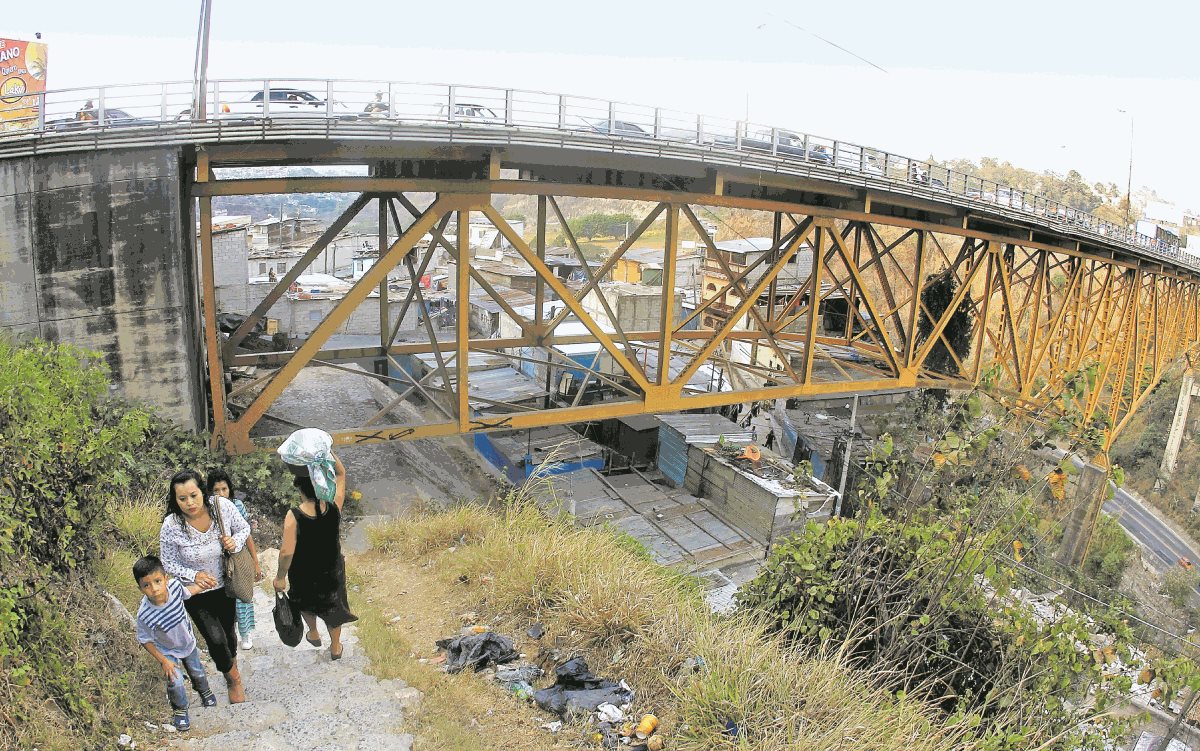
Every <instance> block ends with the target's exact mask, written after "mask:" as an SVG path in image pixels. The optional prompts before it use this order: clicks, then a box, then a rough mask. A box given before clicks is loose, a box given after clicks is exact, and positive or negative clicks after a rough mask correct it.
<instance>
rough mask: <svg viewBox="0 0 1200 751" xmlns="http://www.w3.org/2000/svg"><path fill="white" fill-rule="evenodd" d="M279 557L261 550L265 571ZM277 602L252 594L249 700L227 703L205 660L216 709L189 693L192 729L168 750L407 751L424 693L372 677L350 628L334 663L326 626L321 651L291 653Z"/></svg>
mask: <svg viewBox="0 0 1200 751" xmlns="http://www.w3.org/2000/svg"><path fill="white" fill-rule="evenodd" d="M276 555H278V552H277V551H263V559H264V569H267V568H269V569H271V570H272V571H273V569H274V558H275V556H276ZM267 564H270V565H269V566H268V565H267ZM270 575H271V574H270V573H269V574H268V578H270ZM272 603H273V601H272V598H271V597H270V596H269V595H268V594H267V593H266V592H265V591H263V590H262V589H261V588H260V589H258V590H256V591H255V595H254V615H255V619H256V622H257V629H256V630H255V632H254V636H255V639H254V648H253V649H252V650H250V651H248V652H245V651H241V652H239V654H238V665H239V668H240V670H241V673H242V677H243V679H244V680H245V682H246V696H247V698H248V701H247V702H245V703H244V704H233V705H231V704H229V703H228V700H227V699H226V696H225V681H224V679H223V678H222V677H221V674H220V673H217V672H216V668H215V667H213V665H212V663H211V662H210V661H208V660H207V658H206V659H205V667H206V669H207V670H208V675H209V678H210V681H211V683H212V687H213V690H214V691H215V692H216V694H217V697H218V704H217V706H216V707H212V708H205V707H202V706H200V704H199V701H198V698H197V697H196V696H195V694H194V692H192V696H191V698H192V708H191V717H192V729H191V730H190V731H188V732H187V733H185V734H181V735H180V737H179V739H177V740H175V741H173V742H171V744H170V745H169V746H168V747H169V748H171V749H177V750H178V751H231V750H232V749H237V751H309V750H310V749H311V750H312V751H317V750H318V749H319V751H410V750H411V749H412V745H413V737H412V736H411V735H409V734H407V733H403V732H401V730H400V727H401V724H402V723H403V722H404V719H405V714H406V712H407V711H408V710H410V709H412V708H413V707H415V705H416V704H417V703H418V702H419V701H420V699H421V692H420V691H418V690H417V689H415V688H410V687H409V686H408V684H406V683H405V682H404V681H402V680H382V681H381V680H378V679H376V678H374V677H372V676H369V675H367V674H366V672H365V671H366V669H367V667H368V664H369V662H368V660H367V658H366V656H365V655H364V654H362V651H361V650H360V649H359V645H358V639H357V636H356V634H355V628H354V626H353V625H349V626H347V627H346V628H345V629H343V631H344V633H343V636H342V642H343V643H344V644H345V652H344V654H343V657H342V659H340V660H338V661H337V662H334V661H332V660H330V659H329V636H328V634H326V633H325V630H324V627H320V630H321V638H322V641H323V643H324V646H323V647H322V648H317V647H312V646H309V645H308V644H306V643H305V642H300V646H299V647H295V648H293V647H288V646H286V645H285V644H283V642H281V641H280V640H279V637H278V636H277V635H276V634H275V628H274V624H273V622H272V620H271V607H272ZM201 651H202V652H203V649H202V650H201ZM214 676H215V680H213V677H214Z"/></svg>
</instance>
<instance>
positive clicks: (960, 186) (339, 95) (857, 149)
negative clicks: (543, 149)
mask: <svg viewBox="0 0 1200 751" xmlns="http://www.w3.org/2000/svg"><path fill="white" fill-rule="evenodd" d="M192 96H193V84H192V82H190V81H173V82H165V83H146V84H119V85H115V86H101V87H90V88H74V89H59V90H54V91H47V92H45V93H43V94H39V95H38V97H39V98H40V100H41V106H40V107H39V108H38V111H37V115H36V117H35V118H30V119H29V120H26V121H20V120H16V121H14V120H9V121H7V122H4V121H3V120H0V123H4V124H5V125H6V126H7V129H6V130H0V145H3V144H4V143H5V142H13V141H18V140H19V141H24V140H29V139H35V140H36V139H42V138H44V137H46V136H50V135H54V136H71V135H81V134H96V133H99V132H110V131H113V130H116V129H121V130H122V131H124V129H128V128H137V129H155V130H157V131H160V132H161V136H160V137H162V138H164V139H166V138H167V136H166V132H167V131H170V130H171V129H176V130H178V129H180V128H182V127H183V126H192V125H194V124H195V123H196V122H198V121H199V120H198V119H197V118H193V113H192V111H191V110H192ZM205 102H206V109H207V113H206V117H205V118H204V119H203V120H202V121H201V122H204V123H215V124H217V125H218V126H220V125H222V124H224V123H228V124H229V125H230V126H231V128H232V127H234V126H237V125H243V124H245V123H247V122H256V121H262V122H271V121H280V120H284V121H294V122H296V123H297V124H299V123H300V122H311V121H314V120H316V121H322V120H334V121H337V123H338V124H342V123H345V124H347V125H348V126H349V127H353V126H352V125H351V124H353V123H365V124H371V125H388V124H392V125H395V126H422V125H427V126H442V127H447V126H449V127H464V128H471V127H478V128H485V129H488V128H502V129H512V130H516V131H525V130H529V131H536V132H545V131H552V132H570V133H571V134H573V135H578V136H582V137H594V138H601V139H605V140H611V141H616V142H621V143H627V144H629V145H630V147H631V149H632V150H637V149H635V148H634V147H635V146H636V145H638V144H644V143H646V142H655V143H662V144H670V145H673V146H682V147H686V148H689V149H693V150H695V152H696V157H697V158H698V159H700V160H703V159H704V155H705V154H709V155H713V156H716V155H718V154H723V153H731V152H732V153H737V154H744V155H751V156H769V157H771V158H773V159H776V160H779V162H780V163H782V164H803V165H805V166H807V167H809V168H813V171H814V172H817V173H821V174H822V175H824V174H826V173H827V174H828V179H830V180H831V181H838V180H839V179H841V180H845V179H846V178H847V177H849V176H854V178H855V180H854V181H855V182H856V184H866V185H870V184H872V183H875V184H878V186H879V187H881V188H883V189H886V190H891V191H893V192H902V193H913V194H919V195H923V196H930V197H933V198H935V199H936V198H939V197H941V198H944V199H947V200H950V201H953V202H954V203H957V204H960V205H966V206H977V207H979V208H981V209H986V210H990V211H993V212H996V211H999V212H1001V213H1005V214H1009V215H1016V216H1026V217H1030V218H1033V219H1035V220H1036V221H1038V222H1039V223H1041V224H1046V225H1050V226H1055V227H1058V228H1061V229H1062V230H1063V231H1066V232H1069V233H1071V234H1073V235H1077V236H1080V237H1088V238H1091V239H1094V240H1096V241H1099V242H1103V243H1109V244H1116V245H1120V246H1125V247H1127V248H1129V249H1131V250H1134V251H1136V252H1138V253H1139V254H1142V255H1146V256H1150V257H1154V258H1157V259H1160V260H1163V261H1166V262H1168V263H1170V264H1173V265H1178V266H1183V267H1186V268H1189V269H1192V270H1196V271H1200V258H1197V257H1193V256H1190V255H1188V254H1185V253H1183V252H1182V251H1181V250H1180V248H1179V246H1178V245H1177V244H1176V243H1170V242H1164V241H1161V240H1157V239H1156V238H1151V237H1148V236H1146V235H1143V234H1140V233H1138V232H1136V231H1134V230H1133V229H1131V228H1128V227H1121V226H1119V225H1116V224H1113V223H1111V222H1107V221H1105V220H1102V219H1100V218H1098V217H1096V216H1094V215H1092V214H1090V213H1088V212H1086V211H1082V210H1080V209H1076V208H1073V207H1071V206H1068V205H1066V204H1063V203H1061V202H1058V201H1054V200H1051V199H1049V198H1045V197H1043V196H1039V195H1036V194H1034V193H1031V192H1028V191H1020V190H1017V189H1015V188H1011V187H1009V186H1007V185H1003V184H1001V183H996V182H993V181H990V180H984V179H982V178H979V177H976V176H974V175H968V174H965V173H962V172H957V171H954V170H950V169H946V168H944V167H941V166H938V165H935V164H932V163H930V162H926V161H922V160H917V159H912V158H909V157H905V156H901V155H898V154H892V153H890V152H887V151H884V150H882V149H876V148H872V147H868V146H860V145H858V144H853V143H849V142H846V141H839V140H837V139H831V138H825V137H821V136H815V135H811V134H808V133H803V132H801V131H798V130H795V129H792V128H782V127H778V126H769V125H760V124H757V123H751V122H746V121H741V120H730V119H728V118H718V117H710V116H706V115H699V114H690V113H682V112H678V111H674V110H667V109H663V108H661V107H650V106H645V105H637V104H629V103H624V102H614V101H607V100H601V99H593V98H589V97H579V96H572V95H566V94H552V93H546V92H539V91H525V90H520V89H504V88H496V87H489V86H463V85H458V84H423V83H409V82H396V81H367V80H317V79H290V78H289V79H282V78H276V79H229V80H219V81H210V82H209V84H208V89H207V91H206V92H205ZM12 107H15V105H14V104H6V103H4V102H3V101H0V112H3V111H4V109H5V108H12Z"/></svg>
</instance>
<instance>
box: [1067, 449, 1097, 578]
mask: <svg viewBox="0 0 1200 751" xmlns="http://www.w3.org/2000/svg"><path fill="white" fill-rule="evenodd" d="M1107 489H1108V471H1107V470H1106V469H1104V468H1102V467H1099V466H1096V465H1095V464H1085V465H1084V467H1083V469H1082V470H1080V475H1079V485H1078V487H1077V488H1076V490H1075V506H1074V508H1073V509H1072V510H1071V513H1070V514H1069V515H1068V516H1067V520H1066V522H1065V524H1066V527H1065V528H1064V529H1063V537H1062V544H1061V545H1060V546H1059V549H1058V561H1059V563H1062V564H1063V565H1064V566H1069V567H1071V568H1078V567H1079V566H1081V565H1083V560H1084V559H1085V558H1086V557H1087V554H1088V549H1089V548H1090V547H1091V542H1092V532H1093V530H1094V529H1095V528H1096V519H1097V518H1098V517H1099V515H1100V507H1101V506H1103V505H1104V500H1105V498H1106V497H1107V495H1108V494H1107V493H1106V492H1105V491H1106V490H1107Z"/></svg>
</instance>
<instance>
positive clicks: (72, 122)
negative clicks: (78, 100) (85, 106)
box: [46, 109, 159, 132]
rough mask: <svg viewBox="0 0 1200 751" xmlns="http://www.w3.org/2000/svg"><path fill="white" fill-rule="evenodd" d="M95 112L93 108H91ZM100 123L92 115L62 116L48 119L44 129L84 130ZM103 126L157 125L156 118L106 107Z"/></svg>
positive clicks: (59, 130) (60, 130)
mask: <svg viewBox="0 0 1200 751" xmlns="http://www.w3.org/2000/svg"><path fill="white" fill-rule="evenodd" d="M92 111H93V112H95V110H92ZM99 125H101V121H100V120H99V119H96V116H95V115H93V116H92V117H91V118H87V119H85V118H81V117H79V116H76V117H70V118H62V119H58V120H49V121H47V122H46V130H54V131H58V132H62V131H71V130H84V129H85V128H95V127H97V126H99ZM103 125H104V126H105V127H114V128H116V127H134V126H138V125H145V126H156V127H157V126H158V125H159V122H158V120H147V119H145V118H141V117H134V116H133V115H131V114H129V113H128V112H126V111H125V110H118V109H106V110H104V122H103Z"/></svg>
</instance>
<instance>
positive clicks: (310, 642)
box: [304, 634, 321, 647]
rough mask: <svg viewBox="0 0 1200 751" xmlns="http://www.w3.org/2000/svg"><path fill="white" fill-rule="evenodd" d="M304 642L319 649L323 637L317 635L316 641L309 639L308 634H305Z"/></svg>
mask: <svg viewBox="0 0 1200 751" xmlns="http://www.w3.org/2000/svg"><path fill="white" fill-rule="evenodd" d="M304 641H306V642H308V643H309V644H311V645H313V646H314V647H319V646H321V635H320V634H317V638H316V639H309V638H308V634H305V635H304Z"/></svg>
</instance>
